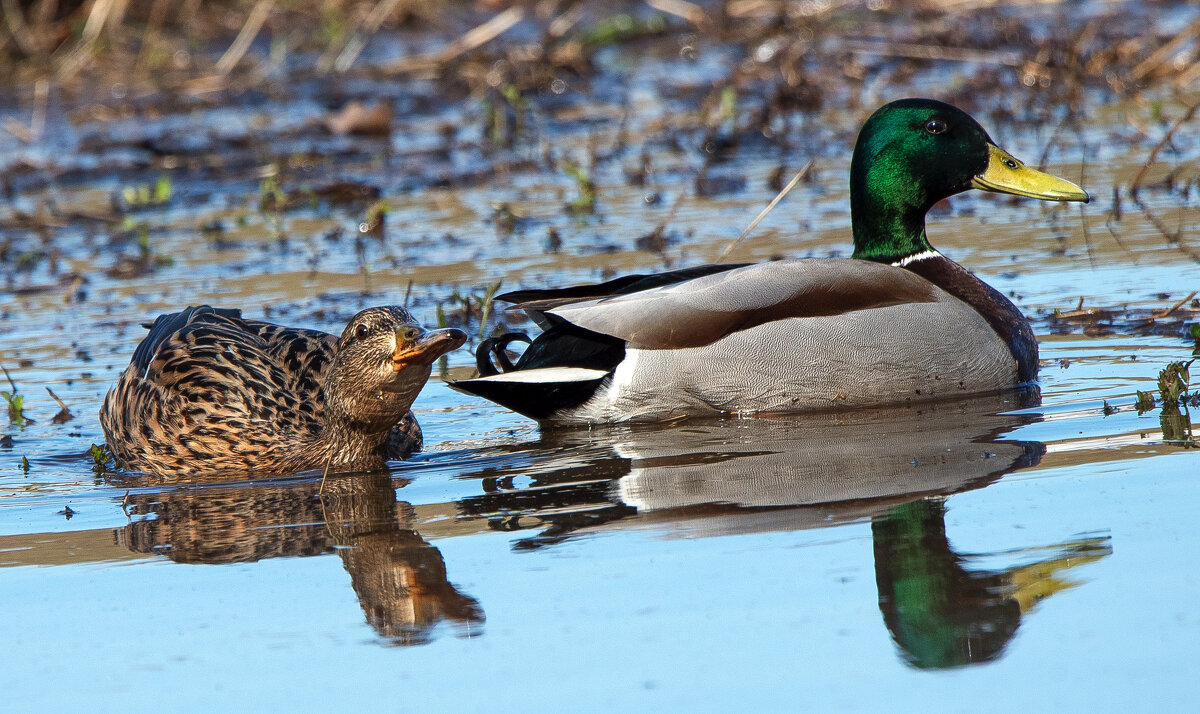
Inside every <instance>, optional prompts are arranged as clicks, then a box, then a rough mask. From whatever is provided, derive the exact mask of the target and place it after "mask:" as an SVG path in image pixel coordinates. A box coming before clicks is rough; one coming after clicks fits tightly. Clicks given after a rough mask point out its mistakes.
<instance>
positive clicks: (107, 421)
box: [100, 306, 337, 472]
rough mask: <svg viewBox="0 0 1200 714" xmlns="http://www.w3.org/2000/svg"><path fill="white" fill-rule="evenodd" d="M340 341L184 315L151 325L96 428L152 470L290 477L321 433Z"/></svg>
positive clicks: (226, 317) (214, 314) (200, 312)
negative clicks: (288, 471) (287, 471)
mask: <svg viewBox="0 0 1200 714" xmlns="http://www.w3.org/2000/svg"><path fill="white" fill-rule="evenodd" d="M336 346H337V338H335V337H334V336H333V335H329V334H326V333H323V332H318V331H315V330H300V329H294V328H285V327H281V326H279V325H272V324H269V323H265V322H256V321H252V320H244V319H242V318H241V314H240V312H239V311H237V310H219V309H214V308H211V307H208V306H200V307H189V308H187V309H186V310H183V311H181V312H178V313H172V314H169V315H163V316H161V317H159V318H158V319H157V320H155V322H154V325H153V326H152V327H151V328H150V333H149V334H148V335H147V336H146V338H145V339H144V340H143V341H142V343H141V344H140V345H139V346H138V348H137V350H136V351H135V352H134V356H133V359H132V361H131V362H130V365H129V367H127V368H126V370H125V372H124V373H123V374H122V375H121V377H120V379H119V381H118V382H117V384H116V386H115V387H114V388H113V389H112V390H111V391H109V393H108V396H107V397H105V400H104V406H103V407H102V408H101V411H100V423H101V425H102V426H103V428H104V432H105V435H106V437H107V439H108V446H109V449H110V450H111V451H112V452H113V453H114V455H115V456H116V457H117V458H118V459H119V460H120V461H121V462H122V463H124V464H125V465H127V466H129V467H131V468H135V469H139V470H148V471H157V472H162V471H168V470H173V469H176V468H189V469H196V470H199V469H202V470H205V471H216V470H225V469H237V468H244V467H245V465H246V464H247V463H253V465H254V466H255V468H287V467H288V466H289V465H290V462H292V461H295V460H296V456H297V455H298V454H302V452H303V449H304V445H305V444H307V443H310V442H312V441H313V440H315V439H316V437H317V436H318V435H319V434H320V432H321V429H322V427H323V419H324V412H325V405H324V397H323V394H322V390H321V385H322V383H323V381H324V377H325V373H326V371H327V370H328V367H329V364H330V363H331V361H332V359H333V355H334V352H335V350H336Z"/></svg>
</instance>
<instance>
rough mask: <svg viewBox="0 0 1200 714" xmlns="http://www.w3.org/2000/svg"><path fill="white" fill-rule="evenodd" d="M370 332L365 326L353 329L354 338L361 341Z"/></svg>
mask: <svg viewBox="0 0 1200 714" xmlns="http://www.w3.org/2000/svg"><path fill="white" fill-rule="evenodd" d="M370 331H371V328H369V327H367V326H366V325H359V326H358V327H356V328H354V336H355V337H357V338H358V339H360V340H361V339H364V338H365V337H366V336H367V333H368V332H370Z"/></svg>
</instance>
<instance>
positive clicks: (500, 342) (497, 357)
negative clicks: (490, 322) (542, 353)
mask: <svg viewBox="0 0 1200 714" xmlns="http://www.w3.org/2000/svg"><path fill="white" fill-rule="evenodd" d="M513 342H524V343H525V344H527V345H531V344H533V340H531V339H529V335H526V334H525V333H524V332H506V333H504V334H503V335H500V336H499V337H489V338H487V339H486V340H484V341H483V342H480V343H479V346H478V347H476V348H475V367H476V368H477V369H478V370H479V376H480V377H491V376H492V375H495V374H500V373H501V372H511V371H513V370H514V369H516V365H514V364H513V363H512V360H510V359H509V358H508V346H509V345H510V344H512V343H513Z"/></svg>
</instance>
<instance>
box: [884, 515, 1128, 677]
mask: <svg viewBox="0 0 1200 714" xmlns="http://www.w3.org/2000/svg"><path fill="white" fill-rule="evenodd" d="M945 514H946V507H945V504H944V503H943V502H942V500H941V499H923V500H919V501H912V502H910V503H906V504H903V505H901V506H898V507H896V508H894V509H892V510H891V511H890V512H888V513H887V514H886V515H883V516H880V517H878V518H876V519H875V520H874V521H873V522H872V524H871V533H872V536H873V540H874V543H875V581H876V585H877V587H878V588H879V609H880V611H881V612H882V613H883V619H884V623H885V624H886V625H887V628H888V630H889V631H890V632H891V633H892V637H893V638H894V639H895V641H896V644H898V645H899V646H900V649H901V652H902V653H903V656H904V658H905V659H906V660H907V661H908V662H909V663H910V664H912V665H913V666H914V667H918V668H921V669H943V668H947V667H959V666H962V665H967V664H975V663H979V662H987V661H990V660H993V659H995V658H996V657H997V656H999V655H1000V653H1001V652H1002V651H1003V650H1004V647H1005V646H1006V645H1007V644H1008V642H1009V640H1011V639H1012V636H1013V635H1014V634H1015V633H1016V631H1017V628H1018V627H1020V625H1021V617H1022V615H1024V614H1025V613H1027V612H1029V611H1030V610H1031V609H1032V608H1033V607H1034V606H1035V605H1036V604H1037V603H1038V602H1040V601H1041V600H1043V599H1044V598H1046V597H1049V596H1050V595H1053V594H1055V593H1057V592H1060V591H1063V590H1066V589H1068V588H1071V587H1073V586H1074V585H1076V584H1077V583H1076V582H1074V581H1072V580H1070V579H1068V578H1066V577H1065V574H1066V571H1067V570H1069V569H1071V568H1074V567H1077V566H1079V565H1083V564H1086V563H1090V562H1093V561H1096V560H1099V559H1101V558H1103V557H1105V556H1107V555H1109V554H1110V553H1112V548H1111V547H1110V546H1109V545H1108V538H1107V537H1091V538H1083V539H1079V540H1074V541H1068V542H1066V543H1061V544H1058V545H1053V546H1049V547H1046V548H1039V549H1036V550H1035V551H1033V553H1036V554H1038V555H1045V554H1047V553H1049V557H1043V558H1039V559H1037V560H1036V561H1035V562H1033V563H1027V564H1024V565H1014V566H1012V567H1010V568H1002V569H999V570H987V569H973V568H971V567H970V566H971V562H972V561H975V560H980V559H983V558H992V557H994V556H996V555H999V554H992V553H986V554H978V555H962V554H959V553H956V552H955V551H954V550H953V549H952V548H951V547H950V541H949V540H948V539H947V538H946V522H945ZM1030 554H1031V552H1030V551H1020V552H1017V553H1013V555H1018V556H1019V555H1026V556H1028V555H1030Z"/></svg>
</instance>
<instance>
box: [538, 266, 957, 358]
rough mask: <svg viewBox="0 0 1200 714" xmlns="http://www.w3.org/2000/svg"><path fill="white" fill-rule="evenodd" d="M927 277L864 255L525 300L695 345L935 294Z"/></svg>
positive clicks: (645, 340)
mask: <svg viewBox="0 0 1200 714" xmlns="http://www.w3.org/2000/svg"><path fill="white" fill-rule="evenodd" d="M939 293H940V291H939V290H938V288H937V287H935V286H934V285H933V284H932V283H930V282H929V281H927V280H925V279H924V278H922V277H920V276H918V275H915V274H913V273H911V272H909V271H907V270H904V269H902V268H896V267H892V266H890V265H883V264H880V263H872V262H869V261H863V260H845V259H820V258H814V259H801V260H781V261H776V262H771V263H761V264H756V265H750V266H746V267H740V268H733V269H727V270H723V271H720V272H714V273H710V274H708V275H703V276H701V277H697V278H694V279H691V280H687V281H685V282H676V283H673V284H669V285H665V286H661V287H652V288H650V289H645V290H640V291H638V292H635V293H627V294H620V295H613V296H610V297H603V298H600V299H593V300H585V301H571V302H567V303H559V304H547V303H543V302H534V303H522V304H520V305H518V307H520V308H522V309H532V310H542V311H544V312H545V313H546V314H547V315H549V316H552V317H553V318H558V319H560V320H564V321H566V322H570V323H571V324H573V325H577V326H579V327H582V328H584V329H585V330H590V331H592V332H597V333H600V334H603V335H609V336H611V337H616V338H619V339H622V340H625V341H626V342H627V343H630V344H633V345H636V346H639V347H643V348H649V349H672V348H684V347H700V346H702V345H707V344H711V343H713V342H716V341H717V340H719V339H721V338H722V337H725V336H726V335H729V334H732V333H734V332H737V331H739V330H745V329H748V328H751V327H755V326H758V325H763V324H767V323H770V322H774V321H777V320H784V319H788V318H805V317H830V316H834V315H840V314H843V313H848V312H854V311H858V310H870V309H873V308H881V307H887V306H891V305H899V304H903V303H923V302H935V301H937V300H938V299H939V298H938V294H939Z"/></svg>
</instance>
